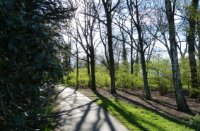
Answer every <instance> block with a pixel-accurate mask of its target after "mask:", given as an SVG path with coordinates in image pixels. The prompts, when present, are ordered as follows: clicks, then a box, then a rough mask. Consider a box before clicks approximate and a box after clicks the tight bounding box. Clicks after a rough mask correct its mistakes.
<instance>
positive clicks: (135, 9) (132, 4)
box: [126, 0, 151, 99]
mask: <svg viewBox="0 0 200 131" xmlns="http://www.w3.org/2000/svg"><path fill="white" fill-rule="evenodd" d="M126 3H127V6H128V10H129V13H130V15H131V20H132V21H133V23H134V25H135V27H136V29H137V35H138V51H139V53H140V58H141V65H142V73H143V82H144V96H145V97H146V98H147V99H151V94H150V90H149V85H148V79H147V78H148V77H147V70H146V62H145V54H144V53H145V49H144V43H145V41H144V38H143V32H142V25H141V24H142V23H141V17H140V13H139V1H138V0H136V1H132V0H126ZM134 13H135V14H134ZM134 15H135V16H136V17H135V18H134Z"/></svg>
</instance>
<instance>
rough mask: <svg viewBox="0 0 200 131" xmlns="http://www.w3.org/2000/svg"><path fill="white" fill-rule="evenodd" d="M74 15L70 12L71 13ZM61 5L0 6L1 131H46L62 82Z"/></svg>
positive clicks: (35, 0) (7, 1)
mask: <svg viewBox="0 0 200 131" xmlns="http://www.w3.org/2000/svg"><path fill="white" fill-rule="evenodd" d="M69 9H70V8H69ZM69 9H66V8H64V7H63V6H62V4H61V3H60V2H59V0H55V1H51V0H49V1H47V0H20V1H17V0H16V1H13V0H1V1H0V54H1V55H0V130H20V131H23V130H35V129H42V128H43V126H44V125H45V124H46V123H47V122H48V119H47V116H46V114H45V108H46V107H47V105H48V104H49V103H50V102H51V99H50V98H51V95H52V94H53V85H54V83H56V82H58V81H59V80H60V79H61V78H62V67H61V63H60V59H59V57H58V56H59V55H58V53H59V51H60V49H61V48H60V47H61V46H62V45H61V43H62V41H61V36H60V35H59V33H58V32H59V28H60V24H59V23H60V22H61V21H63V22H64V20H65V18H68V17H69V15H70V14H71V12H70V11H71V10H69Z"/></svg>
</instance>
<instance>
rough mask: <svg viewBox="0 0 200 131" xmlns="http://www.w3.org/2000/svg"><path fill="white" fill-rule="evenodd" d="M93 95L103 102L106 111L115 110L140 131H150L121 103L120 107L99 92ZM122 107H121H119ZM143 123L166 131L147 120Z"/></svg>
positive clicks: (160, 130)
mask: <svg viewBox="0 0 200 131" xmlns="http://www.w3.org/2000/svg"><path fill="white" fill-rule="evenodd" d="M93 93H95V94H96V95H97V96H98V97H99V98H100V99H101V100H102V104H101V106H102V107H103V108H104V109H105V110H108V108H109V107H112V108H114V109H115V110H116V111H117V112H118V113H119V114H120V115H121V116H122V117H123V118H124V119H125V120H126V121H127V122H129V123H131V124H133V125H135V126H136V127H137V128H138V129H140V130H142V131H149V129H148V128H146V127H145V126H143V125H142V124H140V123H138V122H137V117H136V116H135V115H134V114H132V113H130V112H128V111H125V110H124V109H125V107H123V106H122V105H121V104H120V103H118V106H117V105H116V104H114V103H113V102H112V101H111V100H109V99H108V98H106V97H104V96H103V95H101V94H100V93H99V92H98V91H93ZM116 100H117V98H116ZM119 106H120V107H119ZM141 121H142V122H143V123H145V124H148V125H150V126H153V127H154V128H156V129H158V130H159V131H166V130H165V129H164V128H162V127H160V126H158V125H155V124H153V123H150V122H148V121H145V120H141Z"/></svg>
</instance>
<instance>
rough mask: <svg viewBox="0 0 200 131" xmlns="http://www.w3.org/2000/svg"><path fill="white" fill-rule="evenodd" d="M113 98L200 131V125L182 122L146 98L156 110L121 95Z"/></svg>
mask: <svg viewBox="0 0 200 131" xmlns="http://www.w3.org/2000/svg"><path fill="white" fill-rule="evenodd" d="M113 96H114V97H116V99H122V100H125V101H128V102H130V103H132V104H134V105H137V106H139V107H142V108H144V109H146V110H149V111H152V112H154V113H156V114H157V115H160V116H162V117H163V118H165V119H168V120H169V121H172V122H175V123H178V124H182V125H185V126H187V127H190V128H192V129H196V130H199V128H200V126H199V125H191V124H189V123H188V122H187V121H184V120H181V119H178V118H176V117H177V116H175V115H172V114H170V113H168V112H166V111H164V110H162V109H160V108H158V107H157V106H154V105H153V104H152V103H150V102H149V101H148V100H146V99H144V98H143V100H144V101H146V102H147V103H148V104H149V105H151V106H152V107H154V109H153V108H150V107H148V106H146V105H144V104H142V103H139V102H137V101H134V100H132V99H129V98H127V97H126V96H122V95H120V94H114V95H113ZM140 97H141V96H140ZM164 106H165V105H164Z"/></svg>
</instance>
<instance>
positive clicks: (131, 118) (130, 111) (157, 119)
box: [81, 90, 200, 131]
mask: <svg viewBox="0 0 200 131" xmlns="http://www.w3.org/2000/svg"><path fill="white" fill-rule="evenodd" d="M81 93H83V94H85V95H87V96H88V97H90V98H91V99H96V98H97V97H98V98H100V99H99V100H98V101H97V104H98V105H100V106H102V107H103V108H104V109H106V110H107V111H109V112H110V113H111V114H113V116H114V117H116V118H117V119H118V120H119V121H120V122H121V123H123V124H124V125H125V126H126V127H127V128H128V129H129V130H131V131H135V130H137V131H140V130H141V131H195V130H200V128H199V127H197V126H192V125H190V124H189V123H188V122H185V121H181V120H175V119H173V118H170V117H164V116H161V115H159V114H158V113H156V112H153V111H150V110H147V109H145V108H142V107H139V106H136V105H134V104H131V103H128V102H126V101H123V100H121V99H117V98H110V97H105V96H103V95H101V94H100V93H98V92H94V93H92V92H90V93H88V92H86V91H84V90H81Z"/></svg>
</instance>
